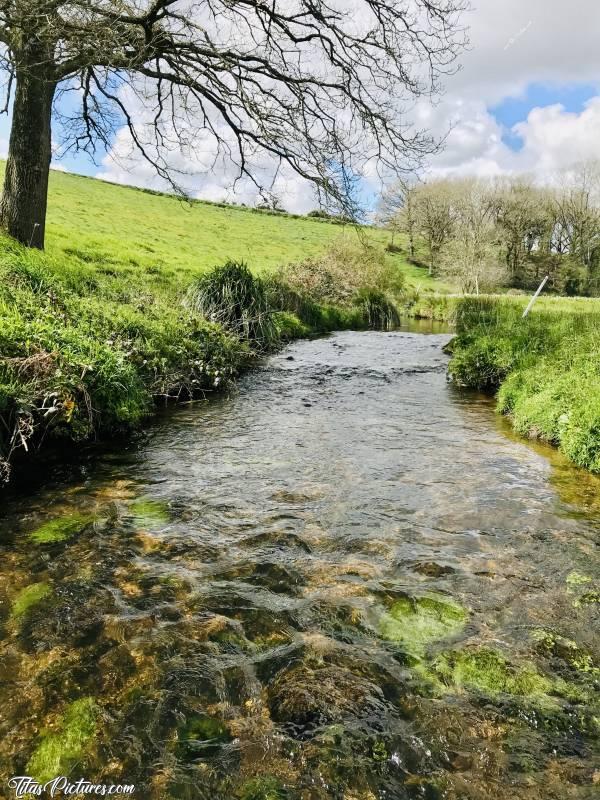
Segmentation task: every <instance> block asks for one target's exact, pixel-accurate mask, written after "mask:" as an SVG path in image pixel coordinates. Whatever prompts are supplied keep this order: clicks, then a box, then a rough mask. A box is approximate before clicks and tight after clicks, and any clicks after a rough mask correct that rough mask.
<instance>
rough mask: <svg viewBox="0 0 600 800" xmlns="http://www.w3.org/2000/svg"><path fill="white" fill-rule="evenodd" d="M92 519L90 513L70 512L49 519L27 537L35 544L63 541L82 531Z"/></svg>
mask: <svg viewBox="0 0 600 800" xmlns="http://www.w3.org/2000/svg"><path fill="white" fill-rule="evenodd" d="M93 519H94V518H93V516H91V515H90V514H70V515H69V516H65V517H58V518H57V519H51V520H49V521H48V522H45V523H44V524H43V525H40V527H39V528H36V529H35V530H34V531H32V532H31V533H30V534H29V538H30V539H31V540H32V541H34V542H36V544H50V543H52V542H64V541H65V540H66V539H70V538H71V537H72V536H75V534H77V533H79V532H80V531H82V530H83V529H84V528H85V526H86V525H89V524H90V522H93Z"/></svg>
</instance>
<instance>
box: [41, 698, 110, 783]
mask: <svg viewBox="0 0 600 800" xmlns="http://www.w3.org/2000/svg"><path fill="white" fill-rule="evenodd" d="M97 717H98V708H97V706H96V704H95V703H94V700H93V698H91V697H83V698H81V699H80V700H75V702H73V703H71V705H70V706H69V707H68V708H67V710H66V711H65V713H64V715H63V717H62V720H61V722H60V724H59V726H58V729H57V730H56V731H52V732H50V733H46V734H45V735H43V736H42V738H41V741H40V743H39V744H38V746H37V747H36V749H35V751H34V752H33V755H32V756H31V758H30V759H29V761H28V763H27V775H31V776H32V777H34V778H35V779H36V780H37V781H39V782H40V783H44V782H45V781H48V780H50V779H51V778H55V777H57V776H58V775H67V774H68V773H69V771H70V770H71V769H72V767H73V766H75V764H76V763H77V762H79V761H80V760H81V758H82V756H83V754H84V752H85V748H86V746H87V745H88V743H89V741H90V740H91V739H92V737H93V736H94V733H95V730H96V719H97Z"/></svg>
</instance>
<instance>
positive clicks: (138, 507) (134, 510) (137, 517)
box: [129, 498, 170, 528]
mask: <svg viewBox="0 0 600 800" xmlns="http://www.w3.org/2000/svg"><path fill="white" fill-rule="evenodd" d="M129 512H130V513H131V514H132V516H133V519H134V522H135V524H136V525H138V526H139V527H140V528H156V527H160V526H162V525H167V524H168V522H169V520H170V517H169V507H168V505H167V504H166V503H163V502H161V501H160V500H150V499H144V498H140V499H139V500H136V501H135V502H133V503H132V504H131V505H130V506H129Z"/></svg>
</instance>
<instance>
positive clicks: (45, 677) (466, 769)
mask: <svg viewBox="0 0 600 800" xmlns="http://www.w3.org/2000/svg"><path fill="white" fill-rule="evenodd" d="M449 338H450V337H449V336H448V335H447V334H431V335H423V334H422V333H414V332H409V331H401V332H396V333H390V334H379V333H341V334H336V335H334V336H331V337H329V338H325V339H320V340H316V341H310V342H309V341H303V342H298V343H296V344H294V345H292V346H290V347H289V348H287V349H286V350H285V351H284V352H282V353H281V354H278V355H277V356H275V357H273V358H271V359H270V360H269V361H268V363H266V364H265V365H264V366H263V367H262V368H261V369H259V370H257V371H256V372H254V373H253V374H251V375H249V376H247V377H246V378H244V379H243V380H242V381H241V382H240V385H239V387H238V388H237V390H236V391H235V393H234V394H232V395H231V396H230V397H228V398H220V399H216V400H213V401H211V402H210V403H206V404H198V405H191V406H186V407H182V408H179V409H177V410H176V411H175V412H174V413H172V414H169V415H168V419H167V420H166V421H165V423H164V424H161V425H157V426H156V427H155V428H154V429H153V430H152V431H151V434H150V435H149V437H148V438H147V439H146V440H144V442H143V443H141V444H138V445H136V446H135V447H131V446H130V447H128V448H127V449H126V450H123V451H121V452H113V453H107V454H105V455H104V456H103V457H102V458H101V459H100V463H98V464H96V465H95V466H94V467H93V468H92V469H91V470H90V471H89V474H88V476H87V477H86V478H85V479H82V480H79V481H71V482H65V483H64V484H62V485H60V486H59V487H58V488H57V486H55V485H54V486H52V487H51V488H48V489H45V490H40V491H38V492H37V493H36V494H35V495H33V496H28V497H21V498H15V499H12V500H11V501H10V502H9V503H8V504H6V503H5V507H4V508H3V509H2V516H1V518H0V600H1V601H2V602H1V604H0V609H1V616H2V628H1V629H0V659H1V660H0V740H1V743H0V785H3V786H4V787H6V782H7V780H8V777H9V776H11V775H14V774H21V775H22V774H37V775H40V776H41V777H49V776H50V775H51V774H54V772H56V771H57V770H58V772H57V774H62V772H63V771H68V770H71V774H72V775H73V776H75V777H86V778H88V779H92V780H94V781H96V782H103V783H122V782H127V783H135V784H136V787H137V790H136V794H135V796H136V797H143V798H152V799H153V800H154V798H160V799H161V800H162V798H207V799H208V798H210V800H213V799H215V800H220V799H221V798H223V800H229V798H241V800H261V798H264V800H277V798H290V800H296V798H298V799H301V800H313V798H314V799H315V800H320V799H321V798H335V799H336V800H338V799H339V800H373V798H377V799H378V800H379V798H382V799H383V798H386V799H388V798H392V799H393V798H398V799H399V800H401V799H402V798H418V797H424V798H442V797H447V798H456V799H457V800H458V798H489V797H492V796H493V797H497V798H507V800H508V798H536V799H537V798H539V799H540V800H542V798H543V800H546V799H547V798H560V800H563V799H564V798H577V800H579V799H580V798H581V799H582V800H583V799H584V798H585V799H587V798H593V797H597V796H598V794H600V760H599V747H598V733H599V722H598V717H599V716H600V709H599V703H598V689H599V681H600V642H599V639H600V632H599V626H598V620H599V616H600V614H599V611H598V609H599V605H598V577H599V574H600V565H599V560H598V540H599V529H600V493H599V489H600V481H599V480H598V479H597V478H594V477H592V476H590V475H587V474H585V473H582V472H580V471H577V470H575V469H573V468H571V467H570V466H569V465H568V464H567V463H566V462H565V461H564V460H563V459H562V458H561V457H560V455H559V454H557V453H555V452H554V451H552V450H551V449H549V448H544V447H535V448H534V447H532V446H529V445H527V444H525V443H523V442H522V441H519V440H517V439H516V438H515V437H514V436H512V435H511V434H510V432H509V429H508V427H507V425H506V423H504V422H503V421H502V420H499V419H498V418H497V417H496V415H495V414H494V412H493V407H492V404H491V403H490V401H489V400H488V399H486V398H483V397H480V396H478V395H473V394H466V393H461V392H460V391H458V390H457V389H455V388H454V387H452V386H451V385H449V384H448V383H447V381H446V365H447V358H446V356H444V355H443V353H442V349H441V348H442V346H443V345H444V344H445V343H446V342H447V341H448V339H449ZM48 523H50V524H49V525H48ZM57 537H58V540H57ZM32 587H33V588H32ZM1 793H2V790H0V795H1ZM7 796H10V793H9V792H8V791H7Z"/></svg>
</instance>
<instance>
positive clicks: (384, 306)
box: [354, 289, 400, 331]
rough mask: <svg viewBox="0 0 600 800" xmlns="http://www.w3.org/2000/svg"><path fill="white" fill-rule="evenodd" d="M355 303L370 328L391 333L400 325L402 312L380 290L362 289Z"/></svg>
mask: <svg viewBox="0 0 600 800" xmlns="http://www.w3.org/2000/svg"><path fill="white" fill-rule="evenodd" d="M354 302H355V305H356V306H357V307H358V308H359V309H360V311H361V312H362V314H363V315H364V317H365V320H366V323H367V327H368V328H370V329H372V330H377V331H391V330H393V329H394V328H397V327H398V326H399V325H400V312H399V311H398V308H397V306H396V304H395V303H394V301H393V300H391V299H390V298H389V297H388V296H387V295H386V294H385V292H381V291H379V290H378V289H362V290H361V291H360V292H359V293H358V294H357V296H356V298H355V301H354Z"/></svg>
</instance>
